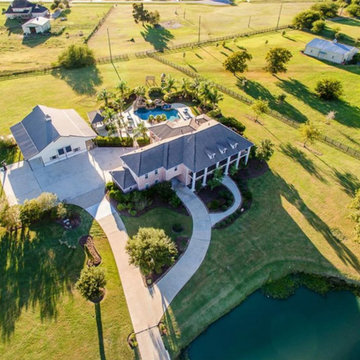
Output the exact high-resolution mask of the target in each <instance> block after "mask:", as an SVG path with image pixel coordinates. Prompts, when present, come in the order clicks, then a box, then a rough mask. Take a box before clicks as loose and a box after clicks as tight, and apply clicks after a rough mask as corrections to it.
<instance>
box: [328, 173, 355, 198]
mask: <svg viewBox="0 0 360 360" xmlns="http://www.w3.org/2000/svg"><path fill="white" fill-rule="evenodd" d="M333 172H334V177H335V180H336V182H337V183H338V184H339V185H340V186H341V187H342V188H343V190H344V191H345V192H346V194H348V195H350V196H354V194H355V191H356V190H357V189H360V181H359V179H358V178H357V177H356V176H355V175H354V174H352V173H350V172H343V173H342V172H340V171H338V170H337V169H333Z"/></svg>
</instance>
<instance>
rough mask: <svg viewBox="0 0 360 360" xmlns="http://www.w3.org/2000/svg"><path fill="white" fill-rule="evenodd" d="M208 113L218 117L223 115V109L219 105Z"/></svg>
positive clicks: (212, 116)
mask: <svg viewBox="0 0 360 360" xmlns="http://www.w3.org/2000/svg"><path fill="white" fill-rule="evenodd" d="M206 115H208V116H210V117H211V118H217V117H219V116H221V109H220V108H219V107H217V108H215V109H213V110H211V111H209V112H208V113H207V114H206Z"/></svg>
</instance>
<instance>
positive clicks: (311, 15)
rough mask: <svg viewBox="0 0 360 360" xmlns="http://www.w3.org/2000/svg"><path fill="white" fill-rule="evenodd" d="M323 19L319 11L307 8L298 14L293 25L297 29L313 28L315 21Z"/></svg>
mask: <svg viewBox="0 0 360 360" xmlns="http://www.w3.org/2000/svg"><path fill="white" fill-rule="evenodd" d="M320 19H321V14H320V13H319V12H318V11H313V10H305V11H302V12H301V13H299V14H297V15H296V16H295V18H294V19H293V25H294V27H295V28H296V29H311V28H312V26H313V23H314V22H315V21H317V20H320Z"/></svg>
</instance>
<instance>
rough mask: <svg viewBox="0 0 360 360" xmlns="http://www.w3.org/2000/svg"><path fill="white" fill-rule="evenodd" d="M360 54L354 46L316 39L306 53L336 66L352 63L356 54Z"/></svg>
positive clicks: (307, 46) (309, 45) (306, 49)
mask: <svg viewBox="0 0 360 360" xmlns="http://www.w3.org/2000/svg"><path fill="white" fill-rule="evenodd" d="M358 52H359V49H357V48H356V47H354V46H349V45H345V44H341V43H339V42H337V40H333V41H329V40H324V39H318V38H315V39H313V40H311V41H310V42H309V43H308V44H307V45H306V47H305V50H304V53H305V54H306V55H310V56H313V57H316V58H318V59H321V60H327V61H331V62H333V63H336V64H344V63H346V62H348V61H351V60H352V58H353V57H354V55H355V54H356V53H358Z"/></svg>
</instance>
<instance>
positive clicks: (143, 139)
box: [136, 137, 150, 147]
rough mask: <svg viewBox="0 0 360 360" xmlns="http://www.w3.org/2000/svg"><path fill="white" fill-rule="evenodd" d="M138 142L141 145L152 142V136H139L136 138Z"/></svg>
mask: <svg viewBox="0 0 360 360" xmlns="http://www.w3.org/2000/svg"><path fill="white" fill-rule="evenodd" d="M136 142H137V143H138V145H139V146H140V147H142V146H146V145H149V144H150V138H149V137H138V138H136Z"/></svg>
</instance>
